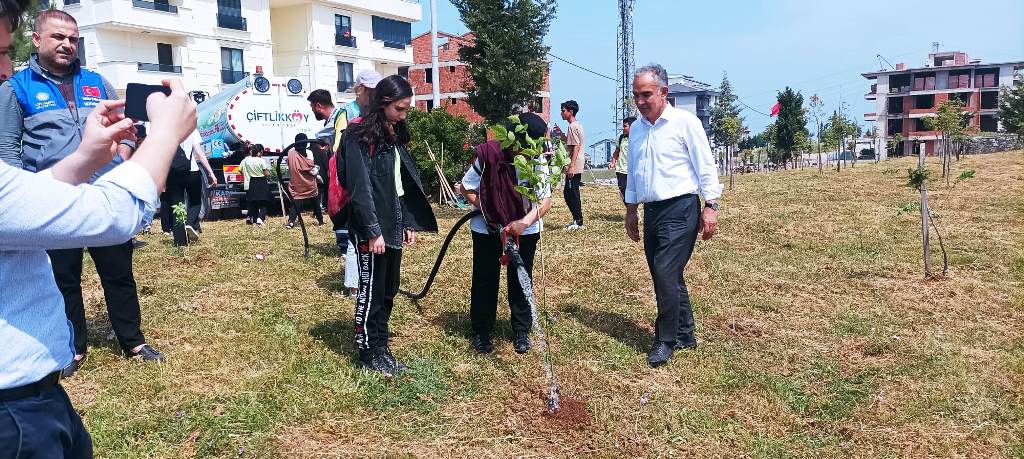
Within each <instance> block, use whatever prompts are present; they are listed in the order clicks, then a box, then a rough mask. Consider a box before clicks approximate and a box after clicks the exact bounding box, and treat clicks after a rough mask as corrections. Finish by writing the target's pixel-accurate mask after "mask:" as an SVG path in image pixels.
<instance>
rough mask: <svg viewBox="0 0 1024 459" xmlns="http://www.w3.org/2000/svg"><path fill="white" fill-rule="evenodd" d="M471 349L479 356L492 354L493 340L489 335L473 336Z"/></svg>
mask: <svg viewBox="0 0 1024 459" xmlns="http://www.w3.org/2000/svg"><path fill="white" fill-rule="evenodd" d="M473 349H476V351H477V352H479V353H481V354H490V353H491V352H494V340H493V339H491V335H474V336H473Z"/></svg>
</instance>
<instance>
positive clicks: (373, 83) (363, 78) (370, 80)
mask: <svg viewBox="0 0 1024 459" xmlns="http://www.w3.org/2000/svg"><path fill="white" fill-rule="evenodd" d="M378 82H380V74H379V73H377V72H374V71H373V70H363V71H361V72H359V75H356V84H355V85H354V86H353V87H355V86H366V87H367V88H370V89H373V88H376V87H377V83H378Z"/></svg>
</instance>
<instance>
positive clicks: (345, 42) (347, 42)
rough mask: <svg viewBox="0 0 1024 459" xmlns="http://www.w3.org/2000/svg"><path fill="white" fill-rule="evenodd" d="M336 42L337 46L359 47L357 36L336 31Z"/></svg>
mask: <svg viewBox="0 0 1024 459" xmlns="http://www.w3.org/2000/svg"><path fill="white" fill-rule="evenodd" d="M334 44H335V45H337V46H348V47H351V48H356V47H357V46H356V37H353V36H352V35H345V34H340V33H335V34H334Z"/></svg>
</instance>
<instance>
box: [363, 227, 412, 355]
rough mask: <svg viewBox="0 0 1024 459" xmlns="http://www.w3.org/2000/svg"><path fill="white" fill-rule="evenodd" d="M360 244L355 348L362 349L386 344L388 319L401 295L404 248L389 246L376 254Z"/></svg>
mask: <svg viewBox="0 0 1024 459" xmlns="http://www.w3.org/2000/svg"><path fill="white" fill-rule="evenodd" d="M365 249H366V247H365V246H362V244H360V246H357V248H356V254H357V257H358V265H359V293H358V294H357V295H356V310H355V331H356V348H357V349H359V350H360V351H365V350H369V349H374V348H378V347H381V346H387V344H388V322H389V321H390V320H391V310H392V309H393V308H394V306H395V295H397V294H398V282H399V280H400V279H399V276H400V274H401V269H402V250H401V249H392V248H391V247H388V248H387V249H385V250H384V253H382V254H380V255H375V254H373V253H372V252H369V251H367V250H365Z"/></svg>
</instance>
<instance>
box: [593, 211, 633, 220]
mask: <svg viewBox="0 0 1024 459" xmlns="http://www.w3.org/2000/svg"><path fill="white" fill-rule="evenodd" d="M587 218H590V219H593V220H604V221H606V222H625V221H626V217H625V210H623V213H621V214H605V213H593V212H591V213H590V215H588V216H587Z"/></svg>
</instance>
